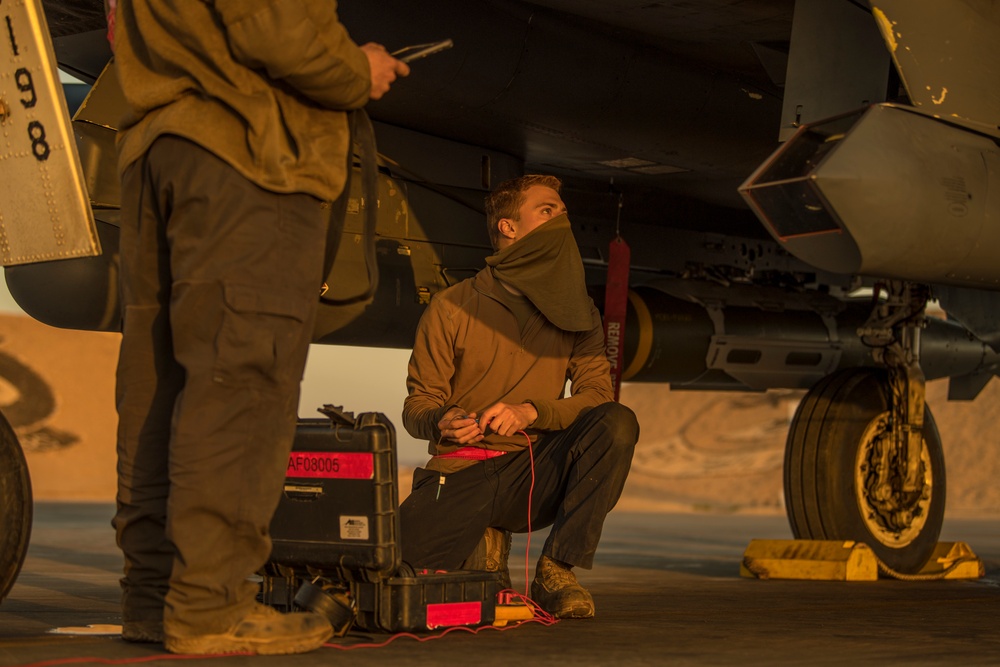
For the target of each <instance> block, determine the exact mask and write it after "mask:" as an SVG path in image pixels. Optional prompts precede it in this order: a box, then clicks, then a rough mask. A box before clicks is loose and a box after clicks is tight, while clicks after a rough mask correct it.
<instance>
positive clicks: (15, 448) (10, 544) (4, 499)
mask: <svg viewBox="0 0 1000 667" xmlns="http://www.w3.org/2000/svg"><path fill="white" fill-rule="evenodd" d="M30 536H31V478H30V477H29V476H28V464H27V463H26V462H25V460H24V454H23V453H22V452H21V445H20V443H18V441H17V436H16V435H15V434H14V429H12V428H11V427H10V424H8V423H7V420H6V418H4V416H3V415H0V600H3V599H4V598H6V597H7V593H9V592H10V588H11V586H13V585H14V580H16V579H17V574H18V572H20V571H21V564H22V563H23V562H24V556H25V554H26V553H27V551H28V538H29V537H30Z"/></svg>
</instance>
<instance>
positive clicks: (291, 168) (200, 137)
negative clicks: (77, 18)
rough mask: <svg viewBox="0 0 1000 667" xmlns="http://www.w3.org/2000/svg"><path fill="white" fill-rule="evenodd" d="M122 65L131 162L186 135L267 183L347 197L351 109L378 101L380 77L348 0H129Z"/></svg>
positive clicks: (118, 49) (121, 19)
mask: <svg viewBox="0 0 1000 667" xmlns="http://www.w3.org/2000/svg"><path fill="white" fill-rule="evenodd" d="M115 62H116V67H117V69H118V76H119V79H120V80H121V83H122V89H123V91H124V94H125V98H126V100H127V101H128V103H129V106H130V111H129V113H128V114H127V115H126V117H125V119H124V120H123V123H122V127H121V129H122V130H123V131H122V132H121V134H120V135H119V139H118V142H119V144H118V145H119V170H120V171H124V169H125V167H127V166H128V165H129V164H130V163H131V162H133V161H134V160H136V159H137V158H139V156H141V155H142V154H143V153H144V152H145V151H146V149H147V148H149V146H150V144H152V143H153V141H154V140H155V139H156V138H157V137H159V136H160V135H163V134H176V135H180V136H182V137H185V138H187V139H190V140H191V141H194V142H195V143H197V144H199V145H200V146H202V147H204V148H206V149H207V150H209V151H211V152H212V153H214V154H215V155H217V156H218V157H220V158H221V159H223V160H224V161H226V162H227V163H228V164H229V165H231V166H232V167H233V168H234V169H236V170H237V171H239V172H240V173H241V174H242V175H243V176H245V177H246V178H247V179H249V180H250V181H252V182H253V183H255V184H257V185H259V186H260V187H262V188H264V189H267V190H271V191H273V192H281V193H291V192H301V193H307V194H311V195H314V196H315V197H317V198H319V199H324V200H333V199H336V198H337V196H338V195H339V194H340V191H341V189H342V188H343V185H344V181H345V178H346V158H347V151H348V148H349V141H350V138H349V133H348V127H347V117H346V114H345V113H344V111H345V110H349V109H356V108H359V107H361V106H363V105H364V104H365V103H366V102H367V101H368V92H369V87H370V74H369V68H368V59H367V58H366V56H365V55H364V53H363V52H362V51H361V50H360V49H359V48H358V46H357V45H356V44H354V42H352V41H351V38H350V37H349V36H348V34H347V31H346V30H345V29H344V27H343V26H342V25H340V23H339V21H338V19H337V4H336V2H333V1H332V0H297V1H296V2H279V1H277V0H209V1H202V0H119V2H118V9H117V13H116V19H115Z"/></svg>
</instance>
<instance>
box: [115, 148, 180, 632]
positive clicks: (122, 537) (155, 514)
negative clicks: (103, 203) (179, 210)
mask: <svg viewBox="0 0 1000 667" xmlns="http://www.w3.org/2000/svg"><path fill="white" fill-rule="evenodd" d="M149 176H150V174H149V169H148V168H147V160H146V157H145V156H144V157H143V158H142V159H140V160H139V161H138V162H135V163H133V164H132V165H131V166H130V167H129V168H128V169H127V170H126V172H125V175H124V178H123V182H122V207H121V236H120V243H119V248H120V258H121V260H120V261H121V273H120V277H121V290H120V292H121V300H122V309H123V310H122V320H123V321H122V325H123V330H122V341H121V349H120V352H119V357H118V371H117V386H116V403H117V408H118V497H117V502H118V507H117V514H116V516H115V518H114V521H113V522H112V523H113V525H114V526H115V528H116V538H117V541H118V546H119V547H120V548H121V550H122V553H123V554H124V556H125V567H124V576H123V577H122V579H121V586H122V625H123V627H122V637H123V638H125V639H126V640H129V641H162V640H163V600H164V597H165V596H166V593H167V588H168V585H169V579H170V572H171V569H172V568H173V560H174V548H173V545H172V544H170V542H169V540H167V536H166V521H167V496H168V493H169V489H170V483H169V478H168V470H167V465H168V464H167V461H168V456H167V454H168V448H169V442H170V421H171V418H172V414H173V409H174V401H175V399H176V397H177V394H178V392H179V391H180V389H181V386H182V384H183V379H184V376H183V369H182V368H181V367H180V366H178V365H177V363H176V362H175V361H174V356H173V348H172V345H171V340H170V322H169V315H168V304H169V300H170V256H169V247H168V245H167V241H166V228H165V220H164V219H163V217H162V215H161V213H160V210H159V208H158V202H157V201H156V196H155V194H156V193H155V191H154V188H155V186H154V184H153V183H151V182H150V180H149Z"/></svg>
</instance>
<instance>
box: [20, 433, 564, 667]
mask: <svg viewBox="0 0 1000 667" xmlns="http://www.w3.org/2000/svg"><path fill="white" fill-rule="evenodd" d="M518 433H520V434H521V435H523V436H524V439H525V440H527V442H528V460H529V461H531V485H530V486H529V487H528V540H527V544H526V545H525V547H524V595H523V596H521V595H520V593H517V592H516V591H515V592H514V595H516V596H518V597H521V598H522V601H523V602H524V603H525V604H527V605H528V606H530V607H532V608H533V609H534V610H535V617H534V618H532V619H529V620H526V621H517V622H515V623H512V624H510V625H507V626H503V627H497V626H493V625H482V626H480V627H478V628H470V627H467V626H464V625H457V626H455V627H452V628H448V629H447V630H445V631H443V632H439V633H438V634H436V635H427V636H423V637H422V636H420V635H415V634H413V633H410V632H399V633H396V634H394V635H392V636H390V637H389V638H388V639H386V640H385V641H383V642H379V643H377V644H351V645H349V646H345V645H343V644H330V643H327V644H323V648H333V649H337V650H340V651H350V650H353V649H358V648H381V647H383V646H387V645H388V644H390V643H391V642H394V641H396V640H397V639H399V638H400V637H409V638H411V639H415V640H417V641H418V642H426V641H430V640H432V639H440V638H441V637H444V636H445V635H447V634H449V633H451V632H468V633H470V634H473V635H476V634H479V633H480V632H482V631H483V630H499V631H506V630H513V629H514V628H519V627H521V626H522V625H525V624H527V623H540V624H541V625H544V626H550V625H555V624H556V623H558V622H559V619H557V618H555V617H554V616H552V615H551V614H549V613H548V612H546V611H545V610H543V609H542V608H541V607H540V606H538V605H537V604H535V602H534V600H532V599H531V598H530V597H529V592H530V588H531V586H530V580H529V578H528V573H529V567H528V563H529V552H530V550H531V499H532V497H533V496H534V493H535V452H534V450H533V449H532V447H531V438H530V437H528V434H527V433H525V432H524V431H518ZM249 655H254V654H253V653H248V652H234V653H216V654H213V655H185V654H176V653H159V654H157V655H149V656H143V657H141V658H116V659H112V658H91V657H86V658H56V659H54V660H43V661H41V662H29V663H24V664H21V665H12V667H57V666H58V665H83V664H88V663H91V664H98V665H135V664H140V663H144V662H156V661H159V660H195V659H201V660H206V659H209V658H232V657H235V656H249Z"/></svg>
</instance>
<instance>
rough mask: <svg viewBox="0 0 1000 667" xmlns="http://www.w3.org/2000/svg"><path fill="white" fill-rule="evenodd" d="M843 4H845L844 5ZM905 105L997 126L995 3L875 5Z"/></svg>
mask: <svg viewBox="0 0 1000 667" xmlns="http://www.w3.org/2000/svg"><path fill="white" fill-rule="evenodd" d="M844 4H846V3H844ZM872 5H873V6H872V13H873V14H874V15H875V18H876V20H877V23H878V27H879V30H881V32H882V35H883V38H884V39H885V42H886V44H887V46H888V47H889V51H890V52H891V54H892V58H893V60H894V61H895V63H896V69H897V70H898V71H899V75H900V78H902V80H903V84H904V85H905V86H906V91H907V93H908V94H909V96H910V100H911V101H912V102H913V104H914V105H915V106H917V107H920V108H922V109H923V110H924V111H925V112H927V113H932V114H937V115H939V116H941V117H942V118H950V117H955V118H963V119H967V120H971V121H977V122H979V123H983V124H985V125H987V126H989V127H991V128H992V130H993V132H994V133H996V130H997V126H998V125H1000V86H998V85H997V82H998V81H1000V3H998V2H995V1H991V0H933V2H926V1H925V2H915V1H914V0H875V1H874V2H872Z"/></svg>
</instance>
